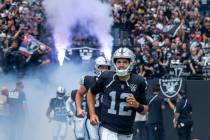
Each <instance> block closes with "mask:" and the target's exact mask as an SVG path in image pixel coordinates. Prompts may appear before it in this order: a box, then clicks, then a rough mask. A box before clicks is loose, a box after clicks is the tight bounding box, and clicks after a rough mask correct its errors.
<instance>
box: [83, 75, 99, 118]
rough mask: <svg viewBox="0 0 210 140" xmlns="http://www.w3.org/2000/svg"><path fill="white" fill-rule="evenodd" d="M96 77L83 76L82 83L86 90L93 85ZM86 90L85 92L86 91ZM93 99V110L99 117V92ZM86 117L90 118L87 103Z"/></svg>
mask: <svg viewBox="0 0 210 140" xmlns="http://www.w3.org/2000/svg"><path fill="white" fill-rule="evenodd" d="M97 79H98V77H97V76H85V77H84V83H83V85H84V86H85V88H86V90H87V92H88V90H89V89H90V88H91V87H93V86H94V85H95V83H96V81H97ZM87 92H86V93H87ZM95 100H96V104H95V112H96V114H97V115H98V117H99V119H100V117H101V115H100V114H101V113H100V101H101V94H96V95H95ZM86 108H87V117H88V118H90V115H89V110H88V105H87V107H86Z"/></svg>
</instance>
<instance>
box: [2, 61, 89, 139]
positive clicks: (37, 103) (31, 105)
mask: <svg viewBox="0 0 210 140" xmlns="http://www.w3.org/2000/svg"><path fill="white" fill-rule="evenodd" d="M87 73H89V71H88V70H87V68H86V67H82V66H78V65H77V66H74V65H73V64H69V65H65V66H63V67H59V68H56V69H55V68H53V67H49V68H48V69H47V70H45V71H43V72H41V71H40V70H39V71H37V72H34V71H32V72H31V73H30V74H28V75H27V76H25V77H24V78H23V79H21V80H22V81H23V83H24V91H25V93H26V101H27V105H28V114H27V118H26V124H25V127H24V128H22V129H23V132H24V133H23V138H24V139H23V140H29V139H30V140H50V139H52V124H51V123H49V122H48V119H47V117H46V111H47V108H48V105H49V101H50V99H51V98H53V97H56V88H57V86H60V85H61V86H63V87H65V88H66V90H67V91H68V92H70V91H71V90H73V89H77V88H78V87H79V81H80V79H81V77H82V75H84V74H87ZM0 76H1V79H0V88H1V87H2V86H7V87H8V88H9V90H13V89H14V88H15V82H16V80H17V78H16V77H15V76H14V75H0ZM11 132H12V131H11ZM0 138H1V133H0ZM67 139H70V140H74V139H75V138H74V133H73V129H71V127H70V126H69V129H68V137H67ZM4 140H7V139H4Z"/></svg>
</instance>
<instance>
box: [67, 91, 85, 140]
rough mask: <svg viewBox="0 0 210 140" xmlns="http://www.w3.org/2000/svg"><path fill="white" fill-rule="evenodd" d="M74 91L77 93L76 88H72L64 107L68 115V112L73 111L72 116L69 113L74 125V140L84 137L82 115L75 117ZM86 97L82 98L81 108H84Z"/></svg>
mask: <svg viewBox="0 0 210 140" xmlns="http://www.w3.org/2000/svg"><path fill="white" fill-rule="evenodd" d="M76 93H77V89H76V90H72V92H71V95H70V98H68V100H67V102H66V109H67V114H68V116H69V112H72V111H73V114H74V115H73V117H72V113H70V116H69V117H71V119H72V120H73V126H74V134H75V137H76V140H83V139H84V138H85V130H84V121H85V120H84V118H82V117H77V116H76V112H77V111H76V103H75V98H76ZM85 108H86V99H85V98H83V101H82V109H83V110H86V109H85Z"/></svg>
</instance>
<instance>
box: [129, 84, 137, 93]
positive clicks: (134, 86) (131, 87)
mask: <svg viewBox="0 0 210 140" xmlns="http://www.w3.org/2000/svg"><path fill="white" fill-rule="evenodd" d="M130 89H131V91H132V92H135V91H136V89H137V85H135V84H130Z"/></svg>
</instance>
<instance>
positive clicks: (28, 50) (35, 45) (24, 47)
mask: <svg viewBox="0 0 210 140" xmlns="http://www.w3.org/2000/svg"><path fill="white" fill-rule="evenodd" d="M39 48H41V49H42V50H47V49H48V46H47V45H45V44H44V43H42V42H40V41H39V40H37V39H36V38H35V37H33V36H32V35H26V36H25V37H24V40H23V41H22V43H21V45H20V47H19V51H20V53H21V54H22V55H23V56H24V57H26V58H28V57H29V56H30V55H31V54H33V53H34V52H35V51H36V50H37V49H39Z"/></svg>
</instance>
